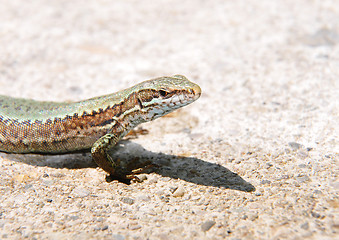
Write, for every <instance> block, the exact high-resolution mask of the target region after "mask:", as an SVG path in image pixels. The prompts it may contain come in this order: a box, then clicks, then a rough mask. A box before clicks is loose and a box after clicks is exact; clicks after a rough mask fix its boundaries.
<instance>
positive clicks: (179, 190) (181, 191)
mask: <svg viewBox="0 0 339 240" xmlns="http://www.w3.org/2000/svg"><path fill="white" fill-rule="evenodd" d="M184 194H185V189H184V188H183V187H182V186H180V187H178V188H177V189H176V190H175V191H174V192H173V197H182V196H184Z"/></svg>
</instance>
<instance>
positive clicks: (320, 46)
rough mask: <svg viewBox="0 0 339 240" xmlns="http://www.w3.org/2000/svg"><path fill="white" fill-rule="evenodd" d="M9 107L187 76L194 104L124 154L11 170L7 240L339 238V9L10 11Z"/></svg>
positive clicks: (326, 5)
mask: <svg viewBox="0 0 339 240" xmlns="http://www.w3.org/2000/svg"><path fill="white" fill-rule="evenodd" d="M0 6H1V8H0V94H6V95H11V96H17V97H18V96H20V97H27V98H34V99H38V100H55V101H69V100H79V99H82V98H88V97H93V96H97V95H100V94H107V93H111V92H114V91H117V90H119V89H122V88H124V87H128V86H131V85H133V84H135V83H137V82H140V81H142V80H146V79H150V78H153V77H158V76H163V75H174V74H183V75H185V76H187V77H188V78H189V79H191V80H192V81H194V82H196V83H198V84H199V85H200V86H201V88H202V90H203V95H202V97H201V98H200V99H199V100H198V101H197V102H195V103H194V104H192V105H190V106H188V107H186V108H184V109H182V110H180V111H178V112H176V113H175V114H172V115H171V116H169V117H166V118H161V119H159V120H156V121H154V122H152V123H148V124H144V125H143V126H142V127H143V128H144V129H147V130H148V131H149V133H148V134H146V135H140V136H138V137H137V138H134V139H129V140H128V141H125V142H123V143H122V144H121V146H119V149H117V151H115V152H114V153H112V154H116V155H117V157H119V158H121V159H122V160H124V159H125V160H128V159H137V160H140V161H143V160H152V161H153V162H154V163H156V164H158V165H159V168H156V169H154V170H153V172H148V173H146V174H144V175H141V178H142V180H143V182H141V183H132V184H130V185H126V184H124V183H119V182H117V181H113V182H106V181H105V173H104V172H103V171H102V170H100V169H98V168H96V165H95V163H93V162H92V160H91V157H90V156H89V155H88V154H77V155H59V156H58V155H57V156H39V155H14V154H4V153H2V154H1V156H0V164H1V168H0V178H1V181H0V182H1V183H0V198H1V199H0V239H6V238H7V239H22V238H27V239H81V240H83V239H115V240H123V239H161V240H166V239H233V240H235V239H335V238H337V239H338V236H339V234H338V231H339V215H338V207H339V200H338V189H339V181H338V157H339V149H338V129H339V127H338V126H339V125H338V119H339V118H338V117H339V116H338V115H339V114H338V113H339V107H338V106H339V104H338V103H339V98H338V96H339V86H338V81H339V57H338V56H339V4H338V1H335V0H314V1H309V0H299V1H295V0H284V1H282V0H280V1H279V0H277V1H271V0H262V1H255V0H253V1H252V0H248V1H243V0H240V1H223V0H216V1H202V0H201V1H199V0H197V1H193V0H192V1H189V0H161V1H150V0H145V1H136V0H130V1H122V0H117V1H108V0H100V1H97V0H90V1H86V2H84V1H79V0H73V1H66V0H60V1H42V0H32V1H22V0H21V1H20V0H12V1H4V0H1V1H0Z"/></svg>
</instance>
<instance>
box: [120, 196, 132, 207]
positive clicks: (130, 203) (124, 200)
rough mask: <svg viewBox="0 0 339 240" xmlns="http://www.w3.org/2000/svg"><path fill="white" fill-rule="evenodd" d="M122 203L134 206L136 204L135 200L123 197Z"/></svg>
mask: <svg viewBox="0 0 339 240" xmlns="http://www.w3.org/2000/svg"><path fill="white" fill-rule="evenodd" d="M120 201H121V202H123V203H126V204H129V205H132V204H133V203H134V199H133V198H129V197H122V198H121V199H120Z"/></svg>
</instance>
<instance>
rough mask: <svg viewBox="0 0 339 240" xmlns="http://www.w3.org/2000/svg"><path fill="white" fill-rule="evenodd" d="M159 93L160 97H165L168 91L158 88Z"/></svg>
mask: <svg viewBox="0 0 339 240" xmlns="http://www.w3.org/2000/svg"><path fill="white" fill-rule="evenodd" d="M159 94H160V96H162V97H166V96H167V94H168V92H166V91H164V90H160V91H159Z"/></svg>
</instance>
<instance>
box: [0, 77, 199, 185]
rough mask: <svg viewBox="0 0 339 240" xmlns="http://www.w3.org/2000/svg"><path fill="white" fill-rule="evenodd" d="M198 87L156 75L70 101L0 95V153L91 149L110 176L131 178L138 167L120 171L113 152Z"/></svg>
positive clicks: (193, 95)
mask: <svg viewBox="0 0 339 240" xmlns="http://www.w3.org/2000/svg"><path fill="white" fill-rule="evenodd" d="M200 95H201V88H200V87H199V86H198V85H197V84H195V83H193V82H190V81H189V80H188V79H187V78H186V77H184V76H182V75H174V76H171V77H167V76H164V77H159V78H155V79H151V80H147V81H143V82H141V83H139V84H136V85H135V86H133V87H130V88H127V89H124V90H121V91H118V92H115V93H112V94H108V95H103V96H98V97H94V98H90V99H86V100H82V101H76V102H51V101H36V100H32V99H25V98H14V97H9V96H4V95H0V151H2V152H7V153H21V154H22V153H40V154H62V153H70V152H77V151H83V150H89V149H90V151H91V155H92V158H93V160H94V161H95V162H96V163H97V165H98V166H99V167H101V168H102V169H103V170H104V171H106V172H107V173H108V174H109V175H110V176H112V177H115V178H118V179H137V177H136V175H135V174H137V173H140V172H141V171H142V170H143V168H140V169H134V170H126V169H125V168H123V167H122V165H121V163H120V162H119V161H118V160H115V159H113V158H112V157H111V156H110V155H109V154H108V151H109V149H111V148H113V147H114V146H115V145H116V144H117V143H118V142H119V141H120V140H121V139H122V138H123V137H124V136H125V135H126V134H128V133H129V132H130V131H131V130H132V129H133V128H134V127H136V126H137V125H139V124H141V123H144V122H148V121H152V120H154V119H156V118H159V117H162V116H164V115H166V114H168V113H170V112H172V111H174V110H176V109H178V108H181V107H183V106H186V105H188V104H190V103H192V102H194V101H195V100H197V99H198V98H199V97H200Z"/></svg>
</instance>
